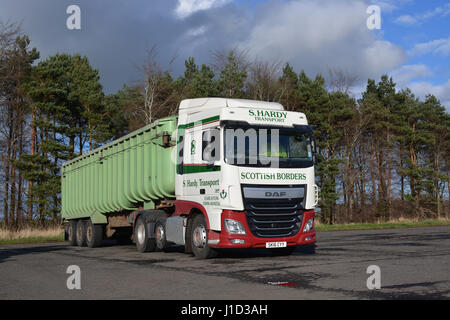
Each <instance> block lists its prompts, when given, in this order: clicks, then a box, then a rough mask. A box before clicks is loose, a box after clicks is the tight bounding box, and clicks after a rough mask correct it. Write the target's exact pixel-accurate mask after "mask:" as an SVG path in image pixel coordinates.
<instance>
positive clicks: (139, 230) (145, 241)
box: [133, 218, 156, 252]
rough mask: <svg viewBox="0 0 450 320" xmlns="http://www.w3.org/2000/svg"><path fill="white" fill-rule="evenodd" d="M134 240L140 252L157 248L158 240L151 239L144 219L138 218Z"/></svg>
mask: <svg viewBox="0 0 450 320" xmlns="http://www.w3.org/2000/svg"><path fill="white" fill-rule="evenodd" d="M133 238H134V241H135V242H136V248H137V249H138V251H139V252H150V251H155V249H156V240H155V239H150V238H149V234H148V229H147V226H146V223H145V221H144V219H142V218H138V220H137V222H136V226H135V227H134V235H133Z"/></svg>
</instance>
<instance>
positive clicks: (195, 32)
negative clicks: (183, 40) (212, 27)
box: [186, 26, 206, 37]
mask: <svg viewBox="0 0 450 320" xmlns="http://www.w3.org/2000/svg"><path fill="white" fill-rule="evenodd" d="M205 32H206V26H201V27H198V28H192V29H189V30H188V31H187V32H186V36H188V37H198V36H201V35H203V34H204V33H205Z"/></svg>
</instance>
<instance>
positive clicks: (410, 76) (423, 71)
mask: <svg viewBox="0 0 450 320" xmlns="http://www.w3.org/2000/svg"><path fill="white" fill-rule="evenodd" d="M390 75H391V76H392V78H393V79H394V82H396V83H397V84H398V85H399V86H400V87H404V86H406V85H407V84H409V83H410V82H411V81H412V80H417V79H423V78H427V77H431V76H433V72H431V70H430V69H429V68H428V67H427V66H426V65H424V64H413V65H403V66H401V67H399V68H397V69H395V70H393V71H392V72H390Z"/></svg>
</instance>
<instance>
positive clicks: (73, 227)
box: [67, 220, 77, 246]
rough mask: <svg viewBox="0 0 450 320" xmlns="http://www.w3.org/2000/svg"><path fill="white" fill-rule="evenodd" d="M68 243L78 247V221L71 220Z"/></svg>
mask: <svg viewBox="0 0 450 320" xmlns="http://www.w3.org/2000/svg"><path fill="white" fill-rule="evenodd" d="M67 242H68V243H69V245H71V246H76V245H77V221H76V220H70V221H69V225H68V226H67Z"/></svg>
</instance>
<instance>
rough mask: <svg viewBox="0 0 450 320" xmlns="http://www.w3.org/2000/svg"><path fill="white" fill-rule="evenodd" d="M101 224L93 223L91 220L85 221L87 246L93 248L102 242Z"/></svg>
mask: <svg viewBox="0 0 450 320" xmlns="http://www.w3.org/2000/svg"><path fill="white" fill-rule="evenodd" d="M102 240H103V226H102V225H101V224H93V223H92V221H91V220H89V221H87V222H86V243H87V246H88V247H89V248H95V247H98V246H100V245H101V244H102Z"/></svg>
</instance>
